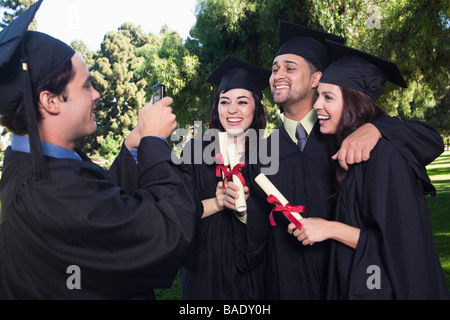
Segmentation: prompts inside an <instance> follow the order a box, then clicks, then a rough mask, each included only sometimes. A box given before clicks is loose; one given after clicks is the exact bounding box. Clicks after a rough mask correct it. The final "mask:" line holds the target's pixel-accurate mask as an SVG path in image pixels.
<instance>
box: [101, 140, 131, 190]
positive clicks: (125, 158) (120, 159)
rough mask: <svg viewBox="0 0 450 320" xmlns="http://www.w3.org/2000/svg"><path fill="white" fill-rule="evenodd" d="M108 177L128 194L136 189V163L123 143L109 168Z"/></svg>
mask: <svg viewBox="0 0 450 320" xmlns="http://www.w3.org/2000/svg"><path fill="white" fill-rule="evenodd" d="M108 179H109V180H110V181H111V182H113V183H115V184H117V185H118V186H120V187H121V188H122V189H123V190H124V191H125V192H126V193H128V194H133V193H134V192H135V191H136V188H137V185H138V179H139V169H138V164H137V163H136V160H135V158H134V157H133V155H132V154H131V152H130V151H129V150H128V148H127V147H126V146H125V144H124V143H123V144H122V148H121V149H120V152H119V155H118V156H117V157H116V159H115V160H114V162H113V163H112V165H111V167H110V168H109V171H108Z"/></svg>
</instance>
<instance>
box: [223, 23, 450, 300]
mask: <svg viewBox="0 0 450 320" xmlns="http://www.w3.org/2000/svg"><path fill="white" fill-rule="evenodd" d="M326 39H331V40H334V41H337V42H343V39H341V38H340V37H337V36H335V35H332V34H328V33H325V32H321V31H318V30H313V29H310V28H306V27H303V26H299V25H296V24H292V23H289V22H285V21H282V22H281V29H280V43H281V46H280V49H279V51H278V53H277V54H276V57H275V59H274V62H273V66H272V75H271V78H270V80H269V82H270V88H271V90H272V96H273V99H274V101H275V103H277V104H278V105H280V106H281V107H282V109H283V111H284V119H283V120H284V123H283V124H282V125H281V126H280V127H279V128H278V130H275V131H274V133H272V134H271V136H269V138H268V140H269V142H268V143H267V145H268V146H269V154H270V156H271V157H272V158H274V157H277V158H278V159H279V170H278V172H277V173H275V174H272V175H267V178H268V179H269V180H270V181H271V182H272V183H273V184H274V186H275V187H276V188H277V189H278V190H279V191H280V192H281V194H282V195H283V196H284V197H285V198H286V199H287V200H288V201H289V203H290V204H291V205H293V206H304V207H305V209H304V210H305V211H304V212H303V213H301V215H302V216H303V217H318V218H323V219H330V218H331V217H332V214H333V212H334V205H335V203H334V198H333V194H334V193H335V174H334V164H335V163H337V161H338V160H339V163H341V164H342V165H344V166H346V165H348V164H352V163H355V162H361V161H363V160H367V158H369V156H370V150H371V149H372V148H373V147H374V146H375V144H376V143H377V142H378V140H379V138H380V137H381V136H383V137H385V138H386V139H389V140H390V141H394V142H395V144H396V146H397V147H398V148H402V149H404V152H409V153H410V154H411V155H412V158H414V159H418V160H417V161H422V162H424V163H422V164H427V163H428V162H431V161H432V160H433V159H434V158H435V156H436V155H437V154H438V153H437V152H436V151H435V149H437V150H439V149H440V148H441V142H442V139H441V137H440V135H439V133H438V132H437V131H436V130H434V129H433V128H430V127H428V126H426V125H425V124H424V123H421V122H402V121H400V120H399V119H397V118H393V117H381V118H379V119H376V120H374V121H372V123H367V124H365V125H363V126H361V127H360V128H358V130H356V131H355V132H354V133H353V134H351V135H350V136H348V137H347V138H346V139H345V140H344V142H343V143H342V145H341V149H340V151H339V153H338V155H337V156H335V155H333V154H331V153H330V152H329V150H328V149H327V141H326V136H325V135H323V134H322V133H321V132H320V125H319V122H318V120H317V114H316V112H315V111H314V110H313V109H312V107H313V105H314V102H315V99H316V89H317V86H318V85H319V80H320V77H321V74H322V71H323V70H324V69H325V67H326V66H327V65H328V63H329V61H331V59H330V57H329V56H331V55H330V54H329V53H328V51H327V47H326ZM299 124H302V127H303V128H304V131H306V134H307V140H306V144H305V145H304V146H302V147H301V148H300V146H299V145H298V142H299V141H301V140H300V139H299V138H298V137H299V136H298V135H297V131H298V129H300V128H301V127H300V126H299ZM273 139H275V140H276V141H275V143H273V141H272V140H273ZM411 142H414V143H411ZM273 145H278V149H277V150H273V149H272V148H270V147H271V146H273ZM423 145H427V146H428V147H429V148H428V149H422V146H423ZM433 148H434V150H433V151H432V152H431V154H430V153H429V152H427V151H428V150H430V149H433ZM332 156H333V157H334V158H335V159H338V160H336V161H334V160H333V159H332ZM264 167H265V165H263V164H261V163H259V164H257V165H251V166H250V167H249V175H250V182H249V189H250V191H249V192H250V197H249V200H248V209H247V212H248V213H247V215H248V219H249V220H250V219H253V220H254V221H253V225H254V226H255V227H254V228H253V229H252V233H251V234H250V233H248V234H247V242H246V246H245V252H246V256H247V263H248V264H249V267H255V265H256V264H258V263H260V262H261V261H263V260H264V259H263V258H262V257H263V256H265V261H266V264H267V268H266V274H265V277H266V285H267V287H266V293H267V298H269V299H299V300H303V299H325V298H326V289H327V283H328V264H329V254H330V253H329V246H330V241H329V240H327V241H323V242H320V243H316V244H314V245H308V246H304V245H302V244H301V243H299V242H298V241H297V239H296V238H295V237H293V236H292V235H291V234H289V232H288V228H287V227H288V225H289V220H288V219H286V217H285V216H284V215H283V214H282V213H281V212H274V213H273V218H274V220H275V223H276V225H275V226H271V225H270V224H269V214H270V212H271V210H272V208H273V207H274V206H273V205H272V204H269V203H268V202H267V201H266V198H267V195H266V194H264V192H263V191H262V190H261V188H260V187H259V186H258V185H257V184H256V183H254V180H253V179H254V178H255V177H256V176H257V175H259V174H260V173H261V171H262V170H263V169H264ZM231 189H232V188H228V189H227V193H228V195H230V196H232V193H231V191H230V190H231ZM227 207H229V208H232V203H231V204H230V203H228V202H227ZM258 224H259V227H256V225H258ZM258 257H259V258H258Z"/></svg>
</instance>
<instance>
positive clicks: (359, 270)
mask: <svg viewBox="0 0 450 320" xmlns="http://www.w3.org/2000/svg"><path fill="white" fill-rule="evenodd" d="M433 193H435V190H434V187H433V186H432V185H431V183H430V180H429V178H428V176H427V173H426V170H425V168H424V167H422V168H421V169H413V168H412V167H411V166H410V165H408V163H407V160H406V159H405V158H404V157H403V156H402V155H401V154H400V152H399V151H398V150H397V149H396V148H395V147H394V145H393V144H392V143H390V142H388V141H387V140H385V139H382V140H380V142H379V143H378V144H377V146H376V147H375V148H374V150H373V151H372V153H371V156H370V159H369V160H368V161H367V162H364V163H361V164H356V165H353V166H351V168H350V169H349V171H348V175H347V177H346V179H345V181H344V183H343V186H342V189H341V191H340V194H339V197H338V200H337V208H336V217H335V220H337V221H341V222H343V223H346V224H349V225H351V226H354V227H357V228H360V229H361V233H360V238H359V241H358V244H357V247H356V250H354V249H352V248H350V247H348V246H345V245H344V244H342V243H340V242H333V244H332V256H331V259H330V287H329V289H328V298H329V299H402V300H403V299H415V300H416V299H420V300H422V299H449V298H450V296H449V292H448V287H447V282H446V280H445V277H444V273H443V271H442V268H441V265H440V262H439V257H438V254H437V252H436V248H435V245H434V242H433V233H432V228H431V221H430V215H429V212H428V208H427V204H426V201H425V197H424V194H433Z"/></svg>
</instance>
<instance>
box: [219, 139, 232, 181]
mask: <svg viewBox="0 0 450 320" xmlns="http://www.w3.org/2000/svg"><path fill="white" fill-rule="evenodd" d="M219 149H220V154H221V155H222V158H223V164H224V165H226V166H228V165H229V164H230V162H229V161H228V133H226V132H219ZM223 178H224V177H223V173H222V179H223Z"/></svg>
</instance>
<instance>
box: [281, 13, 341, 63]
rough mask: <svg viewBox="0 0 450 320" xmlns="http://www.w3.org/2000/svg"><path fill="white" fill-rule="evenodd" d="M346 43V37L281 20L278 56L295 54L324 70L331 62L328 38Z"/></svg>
mask: <svg viewBox="0 0 450 320" xmlns="http://www.w3.org/2000/svg"><path fill="white" fill-rule="evenodd" d="M327 39H330V40H333V41H335V42H339V43H344V42H345V39H344V38H342V37H340V36H337V35H334V34H331V33H327V32H324V31H320V30H315V29H311V28H307V27H304V26H301V25H298V24H294V23H291V22H287V21H280V48H279V50H278V52H277V54H276V56H279V55H282V54H295V55H298V56H301V57H303V58H304V59H306V60H308V61H309V62H311V63H312V64H313V65H314V66H315V67H316V68H317V70H319V71H323V70H324V69H325V68H326V67H327V65H328V63H329V62H330V60H331V59H330V57H331V56H330V55H329V53H328V51H327V47H326V40H327Z"/></svg>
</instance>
